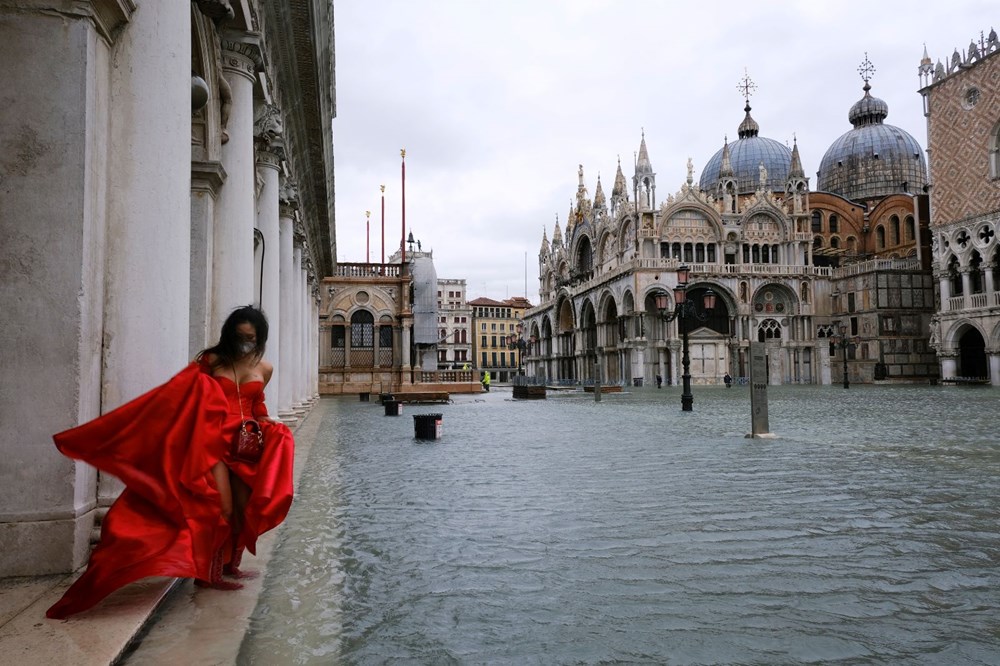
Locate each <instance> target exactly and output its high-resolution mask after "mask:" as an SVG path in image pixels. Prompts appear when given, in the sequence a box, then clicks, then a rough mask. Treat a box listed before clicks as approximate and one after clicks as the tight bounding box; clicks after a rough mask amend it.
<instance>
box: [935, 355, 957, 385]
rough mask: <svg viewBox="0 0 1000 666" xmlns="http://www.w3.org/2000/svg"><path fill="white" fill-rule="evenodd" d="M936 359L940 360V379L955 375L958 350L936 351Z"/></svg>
mask: <svg viewBox="0 0 1000 666" xmlns="http://www.w3.org/2000/svg"><path fill="white" fill-rule="evenodd" d="M938 359H939V360H940V361H941V379H949V378H951V377H956V376H957V372H958V352H957V351H942V352H938Z"/></svg>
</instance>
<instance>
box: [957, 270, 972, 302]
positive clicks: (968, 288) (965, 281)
mask: <svg viewBox="0 0 1000 666" xmlns="http://www.w3.org/2000/svg"><path fill="white" fill-rule="evenodd" d="M960 271H961V273H962V297H963V298H964V299H965V303H966V306H968V304H969V296H970V295H971V294H972V275H971V269H970V268H969V267H968V266H963V267H962V268H961V269H960Z"/></svg>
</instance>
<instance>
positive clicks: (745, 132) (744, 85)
mask: <svg viewBox="0 0 1000 666" xmlns="http://www.w3.org/2000/svg"><path fill="white" fill-rule="evenodd" d="M736 88H737V90H739V91H740V92H742V93H743V99H744V100H746V106H744V107H743V111H744V112H745V113H746V114H747V115H746V117H745V118H743V122H741V123H740V126H739V128H738V129H737V134H738V135H739V137H740V138H741V139H746V138H748V137H751V136H757V134H759V133H760V125H758V124H757V121H756V120H754V119H753V118H751V117H750V98H751V97H752V96H753V94H754V93H755V92H756V91H757V84H755V83H754V82H753V80H752V79H751V78H750V75H749V74H747V70H746V67H744V68H743V78H742V79H741V80H740V83H739V85H738V86H736Z"/></svg>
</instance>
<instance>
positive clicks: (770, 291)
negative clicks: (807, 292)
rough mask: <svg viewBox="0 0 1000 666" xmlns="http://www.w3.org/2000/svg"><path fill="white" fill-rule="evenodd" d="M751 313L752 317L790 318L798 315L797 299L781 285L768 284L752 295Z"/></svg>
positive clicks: (789, 290)
mask: <svg viewBox="0 0 1000 666" xmlns="http://www.w3.org/2000/svg"><path fill="white" fill-rule="evenodd" d="M751 311H752V312H753V315H754V317H756V318H757V319H761V318H763V317H790V316H792V315H795V314H797V313H798V299H797V298H796V296H795V294H794V293H793V292H792V290H791V289H789V288H788V287H786V286H785V285H783V284H777V283H774V282H769V283H768V284H765V285H764V286H762V287H760V288H759V289H758V290H757V291H756V292H755V293H754V295H753V303H752V305H751Z"/></svg>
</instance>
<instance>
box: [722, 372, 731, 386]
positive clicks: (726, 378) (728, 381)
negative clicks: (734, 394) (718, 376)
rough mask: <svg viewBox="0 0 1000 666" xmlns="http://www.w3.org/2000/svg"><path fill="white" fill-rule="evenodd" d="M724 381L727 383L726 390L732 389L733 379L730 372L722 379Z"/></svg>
mask: <svg viewBox="0 0 1000 666" xmlns="http://www.w3.org/2000/svg"><path fill="white" fill-rule="evenodd" d="M722 381H723V382H725V384H726V388H732V386H733V378H732V377H730V376H729V373H728V372H727V373H726V376H725V377H723V378H722Z"/></svg>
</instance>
